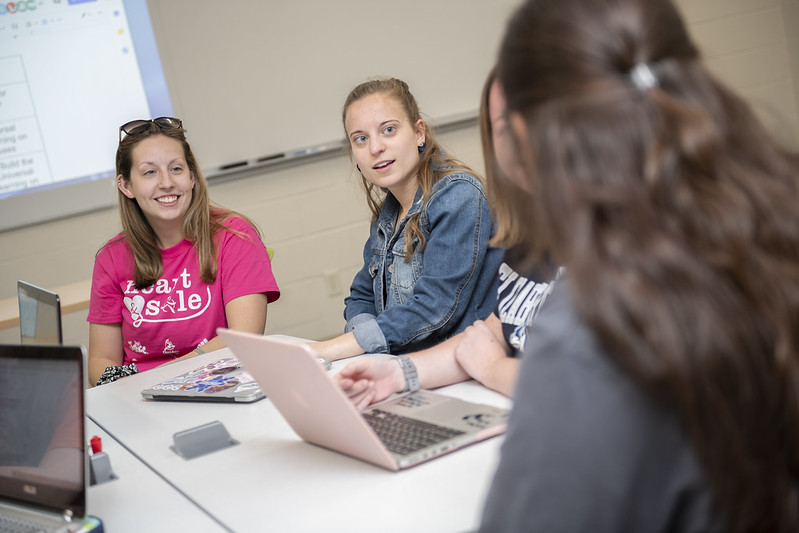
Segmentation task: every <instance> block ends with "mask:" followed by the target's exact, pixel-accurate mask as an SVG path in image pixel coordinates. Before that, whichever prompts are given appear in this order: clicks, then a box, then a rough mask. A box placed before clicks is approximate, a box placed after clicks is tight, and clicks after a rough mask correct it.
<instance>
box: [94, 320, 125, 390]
mask: <svg viewBox="0 0 799 533" xmlns="http://www.w3.org/2000/svg"><path fill="white" fill-rule="evenodd" d="M122 361H123V351H122V324H121V323H120V324H95V323H90V324H89V383H90V384H91V386H94V385H95V383H97V380H98V379H100V376H101V375H102V374H103V371H104V370H105V369H106V368H107V367H109V366H119V365H121V364H122Z"/></svg>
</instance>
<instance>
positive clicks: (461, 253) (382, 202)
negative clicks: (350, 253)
mask: <svg viewBox="0 0 799 533" xmlns="http://www.w3.org/2000/svg"><path fill="white" fill-rule="evenodd" d="M342 122H343V125H344V130H345V133H346V136H347V139H348V141H349V147H350V150H351V153H352V158H353V159H354V160H355V162H356V168H357V169H358V172H359V173H360V175H361V178H362V182H363V185H364V189H365V191H366V200H367V204H368V206H369V208H370V210H371V211H372V224H371V228H370V235H369V239H368V241H367V242H366V245H365V246H364V252H363V259H364V264H363V267H362V268H361V270H360V271H359V272H358V273H357V274H356V275H355V278H354V280H353V282H352V286H351V288H350V295H349V296H348V297H347V298H346V300H345V309H344V317H345V319H346V321H347V323H346V326H345V333H344V334H343V335H340V336H338V337H335V338H333V339H330V340H327V341H323V342H319V343H315V344H313V348H314V349H315V350H316V351H317V352H318V353H319V354H320V355H323V356H325V357H327V358H329V359H333V360H335V359H340V358H342V357H350V356H354V355H359V354H362V353H393V354H398V353H405V352H409V351H414V350H419V349H422V348H426V347H429V346H433V345H435V344H438V343H440V342H442V341H444V340H446V339H448V338H449V337H452V336H453V335H455V334H457V333H459V332H461V331H463V330H464V329H465V328H466V327H468V326H469V325H471V324H472V323H473V322H474V321H475V320H481V319H485V318H486V317H487V316H488V315H489V314H491V311H492V309H493V307H494V303H495V302H496V290H495V289H494V287H493V281H494V273H495V272H496V270H497V267H498V266H499V263H500V261H501V259H502V250H501V249H499V248H494V247H491V246H489V244H488V241H489V239H490V238H491V234H492V227H493V224H492V219H491V211H490V209H489V206H488V201H487V200H486V195H485V190H484V187H483V181H482V179H481V178H480V177H479V175H478V174H477V173H476V172H475V171H473V170H472V169H470V168H469V167H468V166H467V165H465V164H464V163H462V162H461V161H458V160H457V159H455V158H453V157H452V156H450V155H448V154H446V153H445V152H444V150H443V149H442V147H441V146H440V145H439V143H438V142H437V140H436V139H435V136H434V132H433V130H432V128H430V127H428V125H427V123H426V122H425V121H424V119H422V116H421V114H420V112H419V108H418V105H417V103H416V99H415V98H414V96H413V94H411V91H410V89H409V88H408V85H407V84H406V83H405V82H404V81H402V80H398V79H396V78H378V79H373V80H369V81H366V82H364V83H361V84H360V85H358V86H357V87H355V88H354V89H353V90H352V91H351V92H350V94H349V95H348V96H347V99H346V101H345V103H344V107H343V110H342Z"/></svg>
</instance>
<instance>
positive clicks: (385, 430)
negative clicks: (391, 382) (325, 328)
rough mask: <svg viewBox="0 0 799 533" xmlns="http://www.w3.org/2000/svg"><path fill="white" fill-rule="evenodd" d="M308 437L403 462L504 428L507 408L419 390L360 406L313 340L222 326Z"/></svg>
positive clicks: (393, 465)
mask: <svg viewBox="0 0 799 533" xmlns="http://www.w3.org/2000/svg"><path fill="white" fill-rule="evenodd" d="M217 332H218V333H219V335H220V336H221V337H222V339H223V340H224V341H225V343H226V344H227V345H228V347H230V349H231V350H233V353H234V354H235V355H236V357H237V358H238V359H239V361H241V363H242V364H243V365H244V366H245V367H246V368H247V370H248V371H249V372H250V374H252V376H253V378H255V380H256V381H257V382H258V384H259V385H260V386H261V389H262V390H263V392H264V393H265V394H266V396H267V397H268V398H269V400H271V401H272V403H274V405H275V407H276V408H277V410H278V411H280V414H281V415H283V418H285V419H286V421H287V422H288V423H289V425H290V426H291V428H292V429H293V430H294V431H295V432H296V433H297V435H299V436H300V437H301V438H302V439H304V440H306V441H307V442H310V443H312V444H316V445H318V446H323V447H325V448H329V449H331V450H335V451H337V452H340V453H344V454H346V455H350V456H352V457H356V458H358V459H361V460H364V461H367V462H370V463H373V464H376V465H378V466H382V467H383V468H387V469H389V470H395V471H396V470H400V469H404V468H409V467H411V466H415V465H417V464H419V463H422V462H424V461H429V460H430V459H433V458H436V457H439V456H441V455H443V454H446V453H449V452H451V451H454V450H457V449H459V448H463V447H464V446H468V445H470V444H474V443H476V442H479V441H481V440H484V439H487V438H490V437H493V436H495V435H499V434H501V433H503V432H504V431H505V426H506V422H507V417H508V413H509V411H508V410H507V409H501V408H498V407H493V406H489V405H483V404H476V403H471V402H466V401H463V400H460V399H457V398H452V397H449V396H444V395H442V394H437V393H434V392H430V391H417V392H413V393H407V394H404V395H402V396H399V397H392V398H391V399H389V400H386V401H384V402H381V403H379V404H375V405H372V406H370V407H369V408H367V409H366V410H364V411H363V412H359V411H358V410H357V409H356V408H355V406H354V405H353V403H352V402H351V401H350V400H349V398H348V397H347V396H346V395H345V394H344V392H343V391H342V390H341V389H340V388H339V386H338V385H337V384H336V383H335V382H334V381H333V380H332V379H331V377H330V376H329V375H328V374H327V372H325V370H324V368H323V367H322V366H321V365H319V363H318V360H317V356H316V355H315V354H314V353H313V351H312V350H311V348H310V347H309V346H308V345H307V344H302V343H296V342H291V341H286V340H282V339H275V338H271V337H264V336H262V335H253V334H251V333H242V332H238V331H232V330H228V329H224V328H220V329H219V330H217Z"/></svg>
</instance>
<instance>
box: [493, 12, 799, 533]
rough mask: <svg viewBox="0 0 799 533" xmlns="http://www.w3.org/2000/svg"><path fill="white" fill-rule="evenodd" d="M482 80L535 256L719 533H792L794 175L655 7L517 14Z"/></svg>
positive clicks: (798, 398)
mask: <svg viewBox="0 0 799 533" xmlns="http://www.w3.org/2000/svg"><path fill="white" fill-rule="evenodd" d="M641 65H643V66H644V67H640V66H641ZM642 68H643V70H644V71H646V72H648V73H649V76H646V77H644V78H643V79H640V78H639V79H638V80H637V81H636V79H635V78H634V77H633V76H631V73H632V72H639V71H640V70H641V69H642ZM499 69H500V74H499V77H500V80H501V82H502V85H503V86H504V89H505V92H506V96H507V99H508V107H509V109H510V110H511V112H512V113H519V114H520V115H521V117H522V118H523V119H524V121H525V124H526V127H525V128H524V129H525V132H526V134H527V138H526V139H525V138H524V137H525V135H521V136H520V137H519V138H518V141H519V148H520V154H521V155H522V158H523V161H525V167H526V168H527V170H528V172H529V178H530V181H531V185H532V187H533V191H534V192H533V198H534V205H535V207H534V208H533V209H532V210H531V211H530V216H529V217H528V219H527V220H526V221H525V222H526V223H527V224H530V225H531V227H532V228H533V229H534V234H535V235H536V242H532V243H529V244H530V246H531V247H532V250H533V253H534V255H537V256H541V255H543V254H546V253H552V254H553V257H554V258H555V260H556V261H557V262H558V263H559V264H563V265H565V266H566V270H567V272H568V278H569V279H570V284H571V286H572V289H573V295H574V300H575V302H576V305H577V308H578V311H579V313H580V314H581V316H582V317H583V318H584V319H585V320H586V321H587V322H588V323H589V324H590V325H591V326H592V328H593V329H594V330H595V331H596V332H597V334H598V335H599V337H600V339H601V340H602V342H603V344H604V346H605V347H606V348H607V349H608V352H609V353H610V354H611V356H612V357H613V358H614V359H615V360H616V361H617V363H618V364H619V365H620V366H621V367H622V368H623V369H625V370H626V372H628V373H629V375H631V376H632V377H633V378H634V379H635V380H636V381H637V382H638V383H640V384H642V386H644V388H645V390H648V391H650V392H651V393H652V394H653V395H654V396H655V397H657V398H659V399H661V401H664V402H666V403H667V404H668V405H671V406H674V407H675V408H676V410H677V412H678V413H679V414H680V417H681V420H682V423H683V425H684V427H685V430H686V432H687V434H688V435H689V436H690V438H691V440H692V443H693V446H694V449H695V450H696V452H697V456H698V457H699V459H700V461H701V464H702V465H703V467H704V469H705V472H706V473H707V475H708V478H709V480H710V482H711V484H712V486H713V488H714V494H715V498H716V503H717V506H718V509H719V511H720V513H721V516H722V517H723V518H724V519H725V521H726V523H727V525H728V527H729V530H730V531H734V532H743V531H779V532H783V531H784V532H788V531H793V532H795V531H797V530H799V208H797V206H799V161H798V160H797V157H796V156H795V155H792V154H791V153H789V152H788V151H787V150H785V149H784V148H783V147H781V146H779V145H778V144H777V143H776V142H775V141H774V140H773V139H772V138H771V137H770V136H769V135H768V134H767V133H766V131H765V130H764V128H763V127H762V125H761V124H760V123H759V122H758V121H757V120H756V118H755V117H754V115H753V113H752V112H751V110H750V109H749V108H748V107H747V105H746V104H745V103H743V101H742V100H741V99H739V98H738V97H737V96H735V95H734V94H733V93H732V92H731V91H729V90H728V89H726V88H725V87H724V86H723V85H721V84H720V83H719V82H718V81H717V80H715V79H714V78H713V76H712V75H711V74H710V73H709V72H708V70H707V69H706V67H705V66H703V64H702V63H701V62H700V58H699V54H698V52H697V49H696V47H695V46H694V44H693V43H692V42H691V39H690V38H689V36H688V33H687V31H686V29H685V26H684V24H683V22H682V20H681V18H680V16H679V14H678V12H677V10H676V9H675V7H674V6H673V5H672V4H671V3H670V2H669V1H668V0H591V1H585V0H554V1H553V0H530V1H528V2H527V3H526V4H525V5H524V6H522V7H521V8H520V10H519V11H518V12H517V13H516V15H515V16H514V17H513V18H512V20H511V22H510V23H509V26H508V32H507V35H506V37H505V40H504V43H503V45H502V48H501V53H500V66H499Z"/></svg>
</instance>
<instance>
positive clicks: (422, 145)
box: [419, 141, 427, 154]
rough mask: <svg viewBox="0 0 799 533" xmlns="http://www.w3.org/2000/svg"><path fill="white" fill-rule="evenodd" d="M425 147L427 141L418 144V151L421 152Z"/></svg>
mask: <svg viewBox="0 0 799 533" xmlns="http://www.w3.org/2000/svg"><path fill="white" fill-rule="evenodd" d="M425 148H427V141H425V142H423V143H422V144H420V145H419V153H420V154H421V153H422V152H424V149H425Z"/></svg>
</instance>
